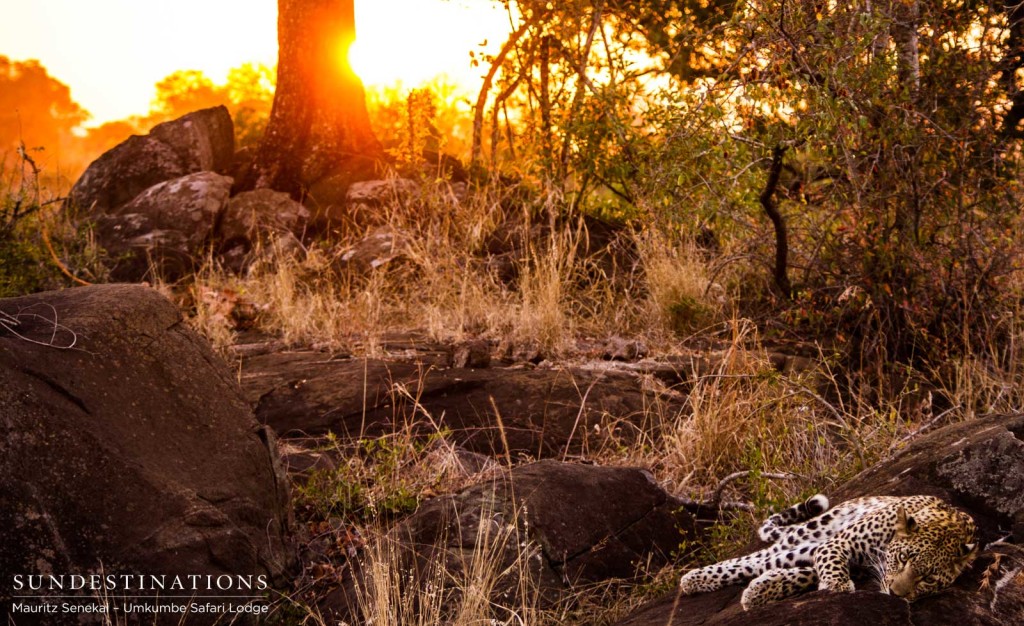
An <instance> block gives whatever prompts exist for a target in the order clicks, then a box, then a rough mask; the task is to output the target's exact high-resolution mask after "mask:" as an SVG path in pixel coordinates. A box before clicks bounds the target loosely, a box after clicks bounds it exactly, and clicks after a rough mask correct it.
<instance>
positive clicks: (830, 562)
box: [814, 533, 854, 591]
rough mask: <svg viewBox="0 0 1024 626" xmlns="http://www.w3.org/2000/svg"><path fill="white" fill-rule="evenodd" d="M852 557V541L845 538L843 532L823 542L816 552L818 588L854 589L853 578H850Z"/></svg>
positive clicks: (815, 564)
mask: <svg viewBox="0 0 1024 626" xmlns="http://www.w3.org/2000/svg"><path fill="white" fill-rule="evenodd" d="M852 559H853V553H852V542H850V541H848V540H843V533H840V534H838V535H836V536H835V537H833V538H832V539H830V540H828V541H826V542H825V543H823V544H822V545H821V546H820V547H819V548H818V549H817V550H816V551H815V553H814V569H815V571H816V572H817V577H818V589H821V590H825V591H853V590H854V586H853V580H852V579H851V578H850V561H851V560H852Z"/></svg>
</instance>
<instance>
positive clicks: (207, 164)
mask: <svg viewBox="0 0 1024 626" xmlns="http://www.w3.org/2000/svg"><path fill="white" fill-rule="evenodd" d="M234 150H235V139H234V127H233V124H232V122H231V116H230V115H229V114H228V111H227V109H226V108H225V107H223V106H219V107H214V108H210V109H203V110H201V111H195V112H193V113H189V114H188V115H185V116H183V117H180V118H178V119H176V120H173V121H170V122H164V123H163V124H158V125H157V126H155V127H153V129H152V130H151V131H150V132H149V134H148V135H135V136H132V137H129V138H128V139H126V140H125V141H123V142H121V143H120V144H118V145H117V146H115V147H113V148H111V149H110V150H108V151H107V152H105V153H103V155H101V156H100V157H99V158H98V159H96V160H95V161H93V162H92V164H90V165H89V167H88V168H87V169H86V170H85V173H83V174H82V176H81V177H80V178H79V179H78V181H77V182H75V184H74V186H73V187H72V188H71V192H70V194H69V202H70V204H71V206H73V207H75V208H77V209H78V211H80V212H81V213H82V214H84V215H85V216H99V215H103V214H106V213H109V212H111V211H113V210H115V209H118V208H119V207H121V206H123V205H124V204H126V203H127V202H129V201H130V200H132V199H133V198H134V197H135V196H137V195H138V194H140V193H142V192H143V191H145V190H146V189H149V188H150V187H152V186H153V185H155V184H157V183H161V182H163V181H166V180H171V179H173V178H180V177H181V176H185V175H186V174H192V173H194V172H201V171H212V172H219V173H226V172H228V171H229V169H230V167H231V164H232V159H233V155H234Z"/></svg>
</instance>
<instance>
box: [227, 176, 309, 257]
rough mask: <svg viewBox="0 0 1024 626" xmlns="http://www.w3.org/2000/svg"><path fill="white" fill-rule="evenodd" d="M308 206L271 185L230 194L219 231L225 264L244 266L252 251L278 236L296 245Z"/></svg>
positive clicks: (306, 217)
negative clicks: (267, 187) (270, 187)
mask: <svg viewBox="0 0 1024 626" xmlns="http://www.w3.org/2000/svg"><path fill="white" fill-rule="evenodd" d="M309 216H310V214H309V210H308V209H307V208H306V207H304V206H302V205H301V204H299V203H298V202H296V201H294V200H292V199H291V196H289V195H288V194H286V193H281V192H277V191H274V190H272V189H256V190H254V191H245V192H242V193H240V194H238V195H237V196H234V197H233V198H231V199H230V200H229V201H228V203H227V207H226V208H225V209H224V212H223V213H222V215H221V219H220V222H219V228H218V231H217V233H216V237H217V241H218V244H217V245H218V253H219V256H220V257H221V260H222V261H223V262H224V264H225V266H226V267H228V268H231V269H233V270H236V271H238V270H241V269H242V268H244V267H245V265H246V264H247V260H248V257H249V255H250V253H251V252H252V251H253V250H254V249H256V248H257V247H258V246H260V245H266V244H269V243H270V241H271V240H273V239H276V240H277V241H278V242H280V245H285V246H288V245H292V246H295V247H298V246H297V243H298V241H299V239H300V238H301V237H302V234H303V231H304V230H305V228H306V224H307V223H308V221H309Z"/></svg>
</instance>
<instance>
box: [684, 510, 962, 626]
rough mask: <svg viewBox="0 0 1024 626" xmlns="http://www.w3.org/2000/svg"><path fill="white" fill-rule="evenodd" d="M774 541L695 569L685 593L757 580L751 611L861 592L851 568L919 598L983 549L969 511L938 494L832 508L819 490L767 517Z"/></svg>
mask: <svg viewBox="0 0 1024 626" xmlns="http://www.w3.org/2000/svg"><path fill="white" fill-rule="evenodd" d="M758 534H759V535H760V536H761V538H762V539H763V540H764V541H768V542H772V545H771V546H769V547H767V548H765V549H763V550H759V551H757V552H754V553H753V554H748V555H746V556H742V557H738V558H735V559H729V560H727V561H722V562H720V563H715V564H713V565H709V566H707V567H702V568H700V569H696V570H693V571H691V572H688V573H687V574H686V575H684V576H683V578H682V580H680V582H679V585H680V589H681V590H682V592H683V593H687V594H690V593H700V592H704V591H713V590H715V589H720V588H721V587H724V586H726V585H732V584H737V583H745V582H749V584H748V585H747V588H746V589H745V590H744V591H743V596H742V603H743V608H745V609H749V608H751V607H754V606H760V605H763V604H767V603H769V602H774V601H776V600H781V599H783V598H787V597H789V596H792V595H795V594H797V593H801V592H803V591H809V590H811V589H814V588H815V587H816V588H818V589H826V590H831V591H853V590H854V585H853V581H852V580H851V578H850V566H851V565H858V566H861V567H865V568H869V569H871V570H873V571H874V572H875V573H876V574H877V576H878V578H879V580H880V581H881V588H882V591H883V592H885V593H891V594H893V595H897V596H900V597H903V598H905V599H907V600H908V601H913V600H915V599H917V598H919V597H921V596H923V595H927V594H929V593H934V592H936V591H939V590H941V589H944V588H945V587H948V586H949V585H950V584H952V582H953V581H954V580H955V579H956V577H957V576H959V575H960V572H962V571H963V569H964V568H965V567H966V566H967V565H968V564H969V563H970V561H971V560H972V559H973V558H974V555H975V554H976V552H977V548H976V544H975V543H974V534H975V525H974V520H972V519H971V517H970V516H969V515H967V514H966V513H963V512H962V511H959V510H957V509H955V508H953V507H951V506H950V505H948V504H946V503H945V502H943V501H942V500H939V499H938V498H935V497H933V496H909V497H897V496H872V497H865V498H857V499H855V500H850V501H847V502H843V503H842V504H840V505H838V506H836V507H834V508H831V509H830V508H829V502H828V499H827V498H826V497H825V496H823V495H820V494H819V495H816V496H814V497H812V498H810V499H808V500H807V501H806V502H801V503H800V504H796V505H793V506H792V507H789V508H788V509H786V510H784V511H782V512H780V513H776V514H774V515H772V516H771V517H769V518H768V519H766V520H765V522H764V524H763V525H762V526H761V529H760V531H759V533H758Z"/></svg>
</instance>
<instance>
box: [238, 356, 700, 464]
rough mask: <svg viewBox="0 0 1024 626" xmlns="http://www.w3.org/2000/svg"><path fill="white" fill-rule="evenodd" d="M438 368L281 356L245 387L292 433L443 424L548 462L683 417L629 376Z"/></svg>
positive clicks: (264, 362) (252, 363)
mask: <svg viewBox="0 0 1024 626" xmlns="http://www.w3.org/2000/svg"><path fill="white" fill-rule="evenodd" d="M438 361H439V362H438V363H424V362H420V363H417V362H410V361H383V360H379V359H366V360H363V359H350V358H334V359H332V358H330V357H329V356H327V355H325V354H322V353H317V352H290V353H289V352H282V353H276V354H267V355H259V356H253V357H250V358H247V359H245V360H244V362H243V365H242V378H241V382H242V387H243V389H245V391H246V394H247V396H248V398H249V400H250V402H251V403H252V404H253V406H254V407H255V410H256V415H257V417H258V418H259V419H260V420H261V421H262V422H264V423H265V424H267V425H269V426H271V427H273V428H274V429H275V430H276V431H277V432H278V433H280V434H281V435H283V436H288V435H293V434H306V435H319V434H323V433H325V432H327V431H328V430H330V431H333V432H334V433H335V434H337V435H339V436H342V437H358V436H359V435H360V434H364V435H376V434H380V433H383V432H392V431H394V430H395V429H400V428H402V427H403V424H405V423H406V422H409V423H414V422H415V423H419V424H421V425H422V426H424V427H432V424H436V425H438V426H440V427H443V428H446V429H449V430H450V431H451V433H452V437H453V438H454V439H455V440H456V441H457V442H458V443H459V444H461V445H463V446H465V447H466V448H467V449H469V450H471V451H473V452H479V453H482V454H488V455H491V456H504V455H505V454H506V453H508V454H510V455H512V456H516V455H519V454H523V455H528V456H532V457H534V458H545V457H552V456H561V455H562V454H563V453H565V452H569V453H573V454H578V453H580V452H582V451H589V452H595V451H596V450H598V449H599V448H600V446H602V445H604V444H606V443H609V442H616V445H617V444H621V443H626V444H628V442H630V441H633V440H634V438H635V437H637V436H639V435H642V434H644V433H646V434H650V433H654V432H656V431H657V430H658V429H659V428H660V426H661V423H660V417H659V416H660V415H671V414H672V412H673V411H676V410H679V406H678V403H679V402H680V400H679V398H677V397H676V396H673V395H671V394H667V393H661V392H656V391H653V390H648V389H645V388H644V387H643V386H642V385H641V383H640V382H639V381H638V379H637V377H636V376H633V375H632V374H628V373H617V372H587V371H578V370H569V369H566V370H560V369H541V368H537V369H528V368H500V367H488V368H486V369H461V368H447V367H445V364H446V363H447V362H448V358H447V357H446V356H443V355H442V356H439V357H438ZM413 399H415V401H414V400H413ZM499 410H500V413H499V412H498V411H499ZM423 411H426V412H428V413H429V414H430V415H431V417H432V418H433V422H431V420H427V419H425V418H424V416H423ZM506 443H507V446H508V447H507V449H506Z"/></svg>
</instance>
